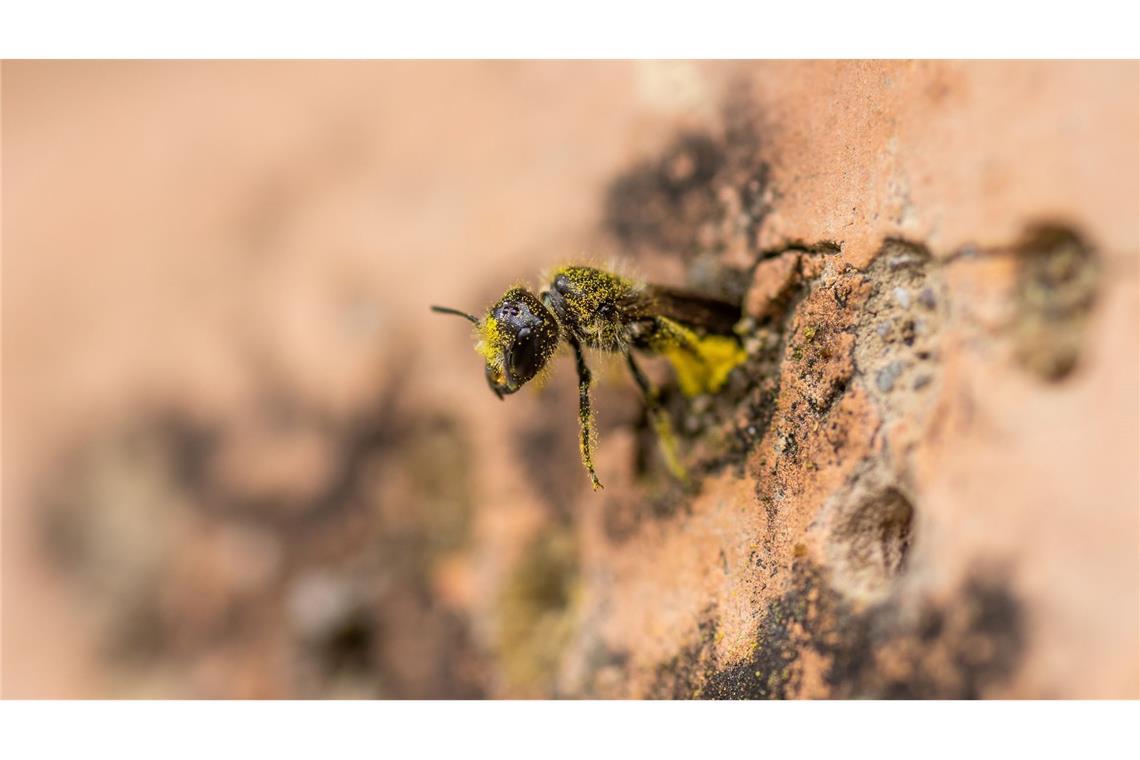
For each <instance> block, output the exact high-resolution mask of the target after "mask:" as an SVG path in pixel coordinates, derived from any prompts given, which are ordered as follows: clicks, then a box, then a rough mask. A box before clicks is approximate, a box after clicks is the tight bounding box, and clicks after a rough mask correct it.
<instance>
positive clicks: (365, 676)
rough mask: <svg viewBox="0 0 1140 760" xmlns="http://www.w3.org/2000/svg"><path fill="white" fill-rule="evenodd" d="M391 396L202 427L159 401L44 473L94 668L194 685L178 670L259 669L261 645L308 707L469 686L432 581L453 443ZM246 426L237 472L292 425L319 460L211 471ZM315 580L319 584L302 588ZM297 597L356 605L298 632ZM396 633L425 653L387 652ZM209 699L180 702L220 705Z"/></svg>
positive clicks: (431, 418) (294, 407) (461, 538)
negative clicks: (304, 465) (95, 626)
mask: <svg viewBox="0 0 1140 760" xmlns="http://www.w3.org/2000/svg"><path fill="white" fill-rule="evenodd" d="M389 390H390V393H387V394H382V396H381V400H380V401H379V402H378V403H377V404H375V405H373V404H366V405H363V406H362V407H361V408H357V409H354V410H349V412H348V413H346V414H345V415H344V416H343V417H340V416H336V415H333V414H327V413H325V412H323V411H321V410H320V409H319V408H318V407H317V406H315V405H314V404H312V403H311V402H310V401H309V400H308V399H306V398H304V397H301V396H299V395H297V394H293V393H284V392H282V393H281V394H278V398H277V399H276V400H275V401H273V402H272V403H263V404H254V405H251V406H250V407H246V408H243V409H240V410H233V411H231V412H228V413H218V414H216V415H212V416H211V415H208V414H204V413H202V412H192V411H190V410H189V409H186V408H184V407H181V406H178V405H176V404H156V405H154V406H150V407H144V408H142V409H140V410H137V411H136V412H134V413H132V414H131V415H129V416H123V417H118V418H113V419H111V420H109V421H108V422H107V423H106V424H105V425H104V426H102V427H101V428H99V429H98V430H97V431H95V432H94V433H93V434H91V435H89V436H88V437H85V438H83V439H81V440H79V441H77V442H76V445H75V446H74V448H73V449H72V450H70V452H69V453H66V454H64V455H62V456H61V457H60V459H59V461H58V462H57V463H56V465H55V466H54V467H52V468H51V469H49V470H48V471H47V472H45V473H44V479H43V483H44V488H43V492H42V494H41V504H42V508H41V509H40V510H39V511H38V513H37V514H38V515H39V516H40V519H41V520H42V522H41V524H40V528H41V535H42V537H43V539H44V541H45V543H46V546H47V548H48V549H49V551H50V556H52V557H53V558H54V559H55V560H56V563H57V567H58V569H59V571H60V572H61V574H62V575H63V576H64V577H65V578H67V579H69V581H70V582H72V583H73V584H74V586H75V587H76V589H77V590H78V591H79V592H80V593H81V594H82V596H83V599H84V600H85V603H86V604H88V605H89V607H90V609H91V610H92V611H93V613H94V617H95V618H96V620H98V621H99V624H100V628H99V632H100V640H101V642H102V645H103V650H104V653H105V655H106V657H107V658H108V659H109V660H113V661H114V663H115V664H116V665H117V666H119V667H121V668H122V670H123V672H124V673H129V674H133V675H137V676H138V677H139V678H140V679H141V681H142V682H144V683H145V682H147V680H148V679H151V678H155V677H164V676H162V675H161V674H167V675H166V676H165V677H170V678H175V679H176V681H177V682H176V683H175V684H173V685H172V686H170V688H171V689H172V690H173V691H172V692H171V693H183V692H180V691H178V690H179V689H184V688H186V684H187V683H191V682H192V680H191V679H187V678H180V677H178V676H177V673H180V672H182V669H193V668H195V667H197V666H198V665H199V664H200V663H203V662H213V663H218V662H225V663H228V664H229V665H232V666H233V667H235V668H239V667H240V668H249V669H251V670H256V669H257V668H258V667H264V668H271V667H272V663H269V662H266V663H265V664H264V665H263V666H259V665H258V664H257V662H258V660H257V658H253V659H250V658H249V657H248V652H251V651H253V652H265V651H270V650H271V649H275V650H276V651H293V652H296V653H297V655H296V657H297V659H296V664H297V667H296V673H295V675H296V679H297V681H296V683H295V684H294V688H295V689H296V690H298V691H299V692H300V693H304V694H305V695H307V696H314V697H319V696H340V695H356V696H375V695H378V694H383V695H385V696H396V697H399V696H420V697H423V696H435V697H444V696H474V695H477V694H478V693H480V687H479V685H478V683H477V681H476V678H475V676H473V675H471V673H470V672H469V671H472V669H473V668H474V667H475V666H474V663H477V662H478V660H479V658H480V655H479V654H478V652H476V650H475V648H474V645H473V643H472V642H471V640H470V637H469V636H468V634H467V621H466V619H465V617H464V616H463V614H462V611H460V610H455V609H452V608H451V607H449V606H448V605H447V604H446V603H443V602H441V600H440V599H439V598H438V597H437V596H436V592H435V588H434V585H433V584H434V581H433V578H434V574H435V572H436V568H437V565H438V564H439V563H440V562H441V561H442V560H444V559H446V558H448V557H451V556H454V555H455V554H456V553H461V552H462V551H463V550H464V547H465V546H466V542H467V540H468V537H469V535H470V511H471V504H470V489H469V483H468V474H469V471H470V459H471V453H470V449H469V444H468V442H467V440H466V436H465V434H464V431H463V429H462V427H461V426H460V425H459V423H458V422H457V421H456V420H454V419H453V418H451V417H449V416H448V415H446V414H444V413H442V412H438V411H433V410H427V409H416V408H411V407H409V406H408V405H406V404H404V405H401V406H398V405H396V403H395V400H394V398H393V397H392V395H391V392H394V391H391V389H389ZM251 417H252V418H251ZM251 425H252V426H254V427H255V428H256V427H257V426H263V427H264V428H265V429H266V430H267V434H265V435H257V436H253V437H252V438H249V437H248V436H247V437H246V438H245V442H244V443H243V446H242V447H241V448H242V450H243V452H249V450H250V449H251V447H252V448H253V449H254V450H253V451H252V453H251V454H250V455H249V459H248V461H251V462H258V461H272V460H273V459H274V458H275V454H276V452H277V448H276V447H277V446H278V445H279V441H280V438H281V437H285V438H288V437H289V436H290V435H293V434H294V433H295V432H296V431H297V430H298V429H300V430H304V432H305V434H306V435H309V436H311V437H312V438H313V439H315V440H316V441H318V442H319V443H320V449H321V451H322V453H323V456H322V457H321V458H320V459H321V460H323V461H327V462H328V463H329V464H328V466H316V467H312V468H309V470H308V471H307V475H298V473H297V472H286V473H283V474H282V475H281V477H282V478H284V479H285V481H286V483H285V484H283V483H282V482H281V481H277V480H274V479H268V480H267V479H260V480H259V479H247V478H245V477H243V476H244V473H243V472H242V471H241V470H240V469H239V470H237V471H235V470H234V469H233V468H227V467H220V466H218V462H219V461H220V460H221V459H225V458H226V457H227V456H228V451H229V449H230V448H231V447H233V446H234V445H235V443H234V442H235V440H240V439H242V437H243V433H242V432H241V431H242V430H243V429H246V430H247V429H248V428H249V427H250V426H251ZM277 434H280V435H279V436H278V435H277ZM250 440H252V442H253V443H250V442H249V441H250ZM397 442H398V443H399V445H398V446H397V445H395V444H396V443H397ZM239 461H247V460H246V459H244V458H239ZM298 469H299V468H298ZM441 470H444V471H447V472H448V473H449V477H448V478H440V477H438V473H439V472H440V471H441ZM285 485H288V486H290V487H285ZM314 574H318V575H324V576H328V577H331V578H332V579H333V580H332V581H331V582H330V583H327V584H324V586H322V587H321V588H322V589H323V590H322V591H321V593H320V594H317V595H315V596H314V595H313V594H308V595H307V596H305V594H301V591H300V590H301V589H302V588H303V587H305V586H306V585H307V584H308V581H309V580H311V579H312V577H313V576H314ZM361 589H365V590H367V591H362V590H361ZM298 594H301V597H303V598H302V602H303V604H302V605H301V606H302V607H307V608H312V609H326V610H327V608H328V604H329V600H330V599H336V598H343V597H345V596H346V595H347V596H348V597H351V599H353V600H354V601H353V603H352V604H351V605H349V606H346V607H344V610H343V612H344V614H340V613H338V614H336V615H331V616H328V615H326V616H325V617H327V618H328V620H327V624H322V627H321V630H320V631H318V632H316V633H314V632H313V629H312V628H311V627H309V626H307V624H304V623H303V621H304V619H306V613H304V612H301V613H296V607H297V605H296V604H293V603H292V602H289V601H288V600H295V599H296V598H298ZM342 606H343V605H342ZM338 609H339V607H338ZM310 617H311V616H310ZM410 626H415V629H416V631H417V635H418V636H419V637H420V638H421V639H424V640H431V641H436V642H438V643H439V645H440V648H439V650H440V654H439V656H438V657H436V658H433V659H423V660H416V659H415V658H411V659H409V658H402V659H401V658H399V657H396V656H394V654H393V647H397V646H399V644H398V643H394V642H398V640H399V636H400V634H401V632H403V631H407V630H408V628H409V627H410ZM381 632H390V633H393V634H394V636H393V637H392V638H391V639H389V637H388V636H381V635H380V633H381ZM243 653H245V654H243ZM235 658H236V659H235ZM252 677H253V676H251V678H252ZM262 677H263V679H264V680H271V677H270V676H269V675H268V674H267V672H265V673H262ZM236 680H237V679H236V678H235V681H236ZM278 683H279V681H278ZM346 685H347V691H346V690H345V688H346ZM210 688H212V687H210ZM210 688H207V690H206V691H205V692H202V693H194V694H187V696H226V695H227V694H228V693H227V692H216V691H212V690H210Z"/></svg>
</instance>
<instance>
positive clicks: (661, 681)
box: [646, 607, 717, 699]
mask: <svg viewBox="0 0 1140 760" xmlns="http://www.w3.org/2000/svg"><path fill="white" fill-rule="evenodd" d="M716 633H717V624H716V610H715V608H712V607H709V608H707V609H705V610H704V611H703V612H702V613H701V616H700V619H699V621H698V623H697V630H696V632H695V633H694V635H693V637H692V639H691V641H689V643H687V644H685V646H683V647H682V648H681V650H680V651H679V652H677V654H675V655H674V656H673V657H670V658H669V659H668V660H666V661H665V662H662V663H659V664H658V665H657V667H656V668H655V670H654V674H653V683H652V684H651V685H650V687H649V690H648V693H647V694H646V696H647V697H648V698H649V699H696V698H699V697H700V696H701V692H702V689H703V687H704V684H705V682H706V681H707V680H708V677H709V674H710V673H713V672H715V670H716V646H715V645H716Z"/></svg>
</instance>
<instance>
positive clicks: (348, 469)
mask: <svg viewBox="0 0 1140 760" xmlns="http://www.w3.org/2000/svg"><path fill="white" fill-rule="evenodd" d="M0 71H2V80H0V87H2V90H0V92H2V95H3V124H2V127H3V144H2V153H0V161H2V169H3V187H2V191H3V245H4V278H3V320H4V342H3V359H4V363H3V366H4V374H3V408H4V440H3V452H4V454H3V457H4V459H3V472H4V477H3V489H4V490H3V504H4V512H3V621H2V626H3V652H2V655H3V660H2V663H0V666H2V668H3V681H2V685H3V690H4V695H5V696H13V697H17V696H18V697H43V696H161V697H175V696H177V697H217V696H226V697H279V696H302V697H338V696H379V697H480V696H486V697H507V696H568V697H577V696H598V697H694V696H698V697H771V696H775V697H811V698H817V697H860V696H871V697H882V696H915V697H973V696H985V697H1046V698H1048V697H1137V696H1140V475H1138V471H1137V462H1140V407H1138V401H1137V399H1138V395H1140V394H1138V391H1140V383H1138V380H1137V373H1138V367H1140V356H1138V345H1140V335H1138V324H1140V313H1138V266H1137V262H1138V256H1140V170H1138V167H1140V138H1138V135H1140V67H1138V66H1137V65H1136V64H1135V63H1017V62H1011V63H985V62H975V63H958V62H917V63H910V62H891V63H832V62H757V63H748V64H730V63H721V64H696V63H605V64H601V63H599V64H594V63H97V64H92V63H82V62H76V63H5V64H4V65H3V68H2V70H0ZM575 259H588V260H593V261H601V262H608V261H616V262H620V264H621V266H623V267H625V268H627V269H633V270H634V271H637V272H640V273H641V274H642V275H644V276H645V277H646V278H647V279H651V280H654V281H661V282H668V283H671V284H674V285H682V284H687V285H689V286H692V287H697V288H700V289H703V290H705V291H709V292H712V293H715V294H718V295H720V296H721V297H724V298H730V299H736V300H738V301H739V302H741V303H743V304H744V309H745V319H744V321H742V323H741V324H740V325H739V332H740V334H741V337H742V341H743V344H744V346H745V348H746V349H747V350H748V352H749V357H750V358H749V361H748V362H747V364H746V365H745V366H744V367H742V368H741V369H740V370H738V371H737V372H736V373H735V374H734V377H733V378H732V379H731V381H730V383H729V385H728V387H727V388H726V389H725V391H724V392H723V393H722V394H720V395H719V396H718V397H716V398H703V399H696V400H693V401H686V400H684V399H682V398H681V397H680V396H679V394H678V393H676V391H675V388H674V387H673V385H672V382H671V376H670V374H669V370H668V368H667V367H666V366H663V363H661V362H657V361H653V360H647V361H645V362H643V364H644V365H646V367H647V369H648V370H649V372H650V374H651V375H652V376H653V378H654V380H655V381H656V382H658V383H660V384H661V385H662V387H663V389H664V401H665V403H666V404H667V406H668V408H669V410H670V413H671V414H672V415H673V422H674V427H675V428H676V429H677V430H678V432H679V435H680V438H681V448H682V452H683V455H684V458H685V461H686V463H687V465H688V467H689V470H690V472H691V473H692V476H693V485H692V487H691V488H690V489H688V490H686V489H685V488H683V487H681V486H680V485H679V484H678V483H677V482H675V481H674V480H672V479H671V478H670V477H669V475H668V474H667V472H666V471H665V469H664V467H663V466H662V464H661V463H660V461H659V458H658V456H657V453H656V448H655V444H654V440H653V436H652V433H651V432H650V431H649V430H648V428H647V425H646V422H645V419H644V416H643V415H642V413H641V407H640V403H639V399H638V395H637V393H636V390H635V388H634V386H633V384H632V382H631V381H630V380H629V379H628V378H627V377H626V376H625V373H624V368H623V367H622V366H621V363H620V362H618V361H614V360H606V359H605V358H604V357H593V358H592V361H593V363H594V366H595V375H596V376H598V377H599V382H598V384H597V385H596V387H595V389H594V397H595V403H596V408H597V413H598V422H599V426H600V443H599V449H598V453H597V461H598V464H599V468H598V469H599V475H600V477H601V479H602V480H603V482H605V483H606V486H607V487H606V490H605V491H602V492H599V493H593V492H591V491H590V489H589V487H588V481H587V479H586V476H585V474H584V472H583V471H582V468H581V466H580V464H579V462H578V455H577V450H576V438H575V436H576V416H575V405H576V386H575V380H574V376H573V374H574V373H573V362H572V361H570V360H569V359H568V358H567V357H565V356H563V357H559V359H558V360H557V365H556V367H555V372H554V375H553V377H552V379H551V381H550V382H549V383H548V384H547V386H546V387H545V388H543V389H541V390H536V391H534V392H530V390H529V389H528V390H527V391H525V392H521V393H519V394H517V395H515V396H513V397H511V398H510V399H508V400H507V401H506V402H499V401H498V400H497V399H495V398H494V397H493V396H492V395H491V394H490V393H488V391H487V389H486V387H485V384H484V379H483V377H482V367H481V358H480V357H479V356H478V355H477V354H475V353H474V352H473V351H472V350H471V336H470V329H469V327H470V326H469V325H466V324H465V323H463V322H461V321H460V320H456V319H454V318H450V317H446V318H445V317H440V316H436V315H432V314H430V313H429V312H428V310H427V306H428V304H431V303H441V304H447V305H450V306H455V307H460V308H463V309H468V310H482V309H484V308H485V307H486V306H487V305H488V304H490V303H491V302H493V300H494V299H496V298H497V297H498V296H499V295H500V294H501V293H502V292H503V291H504V290H505V289H506V288H507V286H508V285H510V284H513V283H516V282H526V283H528V284H529V285H530V286H532V287H537V286H540V285H542V284H543V283H542V281H541V280H540V279H539V274H540V273H541V272H542V271H548V270H549V269H551V268H552V267H554V266H556V265H557V264H559V263H562V262H565V261H569V260H575Z"/></svg>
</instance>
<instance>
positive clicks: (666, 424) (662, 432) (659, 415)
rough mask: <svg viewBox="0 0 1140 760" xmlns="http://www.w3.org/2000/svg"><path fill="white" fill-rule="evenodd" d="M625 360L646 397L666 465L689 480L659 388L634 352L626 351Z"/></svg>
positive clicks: (674, 474)
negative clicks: (639, 362) (638, 364)
mask: <svg viewBox="0 0 1140 760" xmlns="http://www.w3.org/2000/svg"><path fill="white" fill-rule="evenodd" d="M625 360H626V363H627V364H628V365H629V371H630V374H632V375H633V380H634V382H636V383H637V387H638V388H640V389H641V395H642V396H643V397H644V398H645V406H646V409H647V411H648V412H649V419H650V421H651V422H652V423H653V430H654V432H655V433H656V434H657V442H658V444H659V445H660V447H661V456H662V457H664V459H665V466H666V467H668V468H669V472H670V473H672V474H673V477H675V478H677V479H678V480H680V481H682V482H687V481H688V479H689V473H688V472H687V471H686V470H685V466H684V465H683V464H681V460H680V458H679V457H678V454H677V437H676V436H675V435H674V434H673V425H672V423H671V422H670V421H669V415H668V414H667V413H666V412H665V409H664V408H663V407H662V406H661V401H660V399H659V397H658V395H657V389H656V388H654V387H653V385H652V384H651V383H650V382H649V378H647V377H646V376H645V373H644V372H642V371H641V367H639V366H637V362H636V361H635V360H634V358H633V353H632V352H628V351H627V352H626V354H625Z"/></svg>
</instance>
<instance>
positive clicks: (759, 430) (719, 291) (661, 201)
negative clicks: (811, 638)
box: [604, 87, 787, 515]
mask: <svg viewBox="0 0 1140 760" xmlns="http://www.w3.org/2000/svg"><path fill="white" fill-rule="evenodd" d="M761 122H762V119H761V118H760V114H759V113H758V112H757V110H756V107H755V104H754V102H753V101H751V100H750V99H749V98H748V97H747V93H746V92H745V90H744V89H743V88H741V87H737V88H735V89H731V90H730V92H729V93H728V97H727V98H726V100H725V103H724V107H723V111H722V119H721V122H720V124H718V125H717V127H716V128H714V129H709V130H707V131H703V132H693V131H690V132H685V133H682V134H680V135H678V136H677V137H676V138H675V139H674V140H673V141H672V142H670V143H669V144H668V145H667V146H666V147H665V148H664V149H663V150H662V151H661V153H660V154H658V155H657V156H655V157H652V158H649V159H647V160H644V161H642V162H639V163H638V164H636V165H634V166H632V167H630V168H629V170H627V171H626V172H623V173H622V174H621V175H619V176H618V177H616V178H615V179H614V180H613V181H612V182H611V184H610V186H609V188H608V190H607V193H606V198H605V203H604V226H605V229H606V230H607V231H608V232H609V233H610V234H611V235H612V236H613V237H614V238H615V239H616V240H617V241H618V242H619V243H620V244H621V245H622V246H623V248H624V249H625V250H626V252H627V253H628V254H629V255H631V256H632V257H634V258H637V257H640V256H653V255H657V256H669V257H674V258H680V259H681V260H682V262H683V263H684V264H685V268H686V278H685V279H686V287H687V288H689V289H692V290H696V291H699V292H702V293H704V294H706V295H709V296H712V297H716V298H719V299H721V300H725V301H729V302H731V303H735V304H740V303H742V302H743V301H744V299H745V295H746V293H747V292H748V291H749V288H750V286H751V285H752V282H753V270H754V268H755V266H756V264H757V262H759V261H760V260H761V259H763V258H764V257H765V253H764V252H762V251H761V250H760V248H759V245H758V240H759V233H760V229H761V227H762V225H763V222H764V219H765V218H766V216H767V214H768V213H769V212H770V211H771V208H772V202H773V199H774V192H773V189H772V187H771V184H770V171H769V166H768V162H767V159H766V158H765V156H764V153H763V150H762V148H763V141H762V139H761V132H762V129H761ZM785 295H787V294H785ZM777 311H778V309H777ZM769 316H770V317H771V318H769V319H766V320H765V321H764V323H763V324H759V325H758V324H757V323H756V321H755V320H746V321H744V322H742V323H741V324H740V325H738V329H737V332H738V334H739V335H740V336H741V339H742V341H743V343H744V346H745V349H746V351H747V356H748V358H747V360H746V361H745V362H744V364H742V365H741V366H740V367H738V368H736V369H735V370H734V371H733V372H732V373H731V375H730V376H729V379H728V381H727V383H726V385H725V386H724V387H723V388H721V389H720V390H719V391H718V392H717V393H716V394H715V395H714V396H705V397H701V398H698V399H696V400H690V399H687V398H685V397H683V396H682V395H681V394H679V393H677V392H675V388H673V387H671V386H666V387H665V388H663V389H662V403H663V405H664V406H665V407H666V409H667V410H668V412H669V414H670V415H671V417H672V419H673V427H674V430H675V432H676V433H677V435H678V436H679V437H680V438H681V444H682V455H683V459H684V464H685V466H686V468H688V470H689V473H690V475H691V484H692V488H689V489H685V488H682V487H680V486H679V484H677V483H670V482H669V481H670V477H671V476H670V475H669V474H668V472H667V471H666V468H665V467H664V466H663V463H662V462H661V461H660V459H661V458H660V457H658V456H655V454H656V452H655V449H656V441H655V440H654V438H653V435H652V431H650V430H649V425H648V421H647V420H645V419H642V422H641V425H640V426H639V430H640V431H641V433H640V434H639V437H638V452H637V454H636V455H635V461H634V465H635V471H636V472H637V473H638V475H639V479H640V480H641V482H642V484H643V485H645V486H646V487H647V488H649V490H650V491H653V492H655V494H656V495H655V496H654V497H653V498H651V499H650V501H651V502H652V503H654V504H656V505H658V507H656V508H654V510H653V512H654V514H657V515H668V514H672V511H673V508H674V507H675V505H676V504H678V503H681V502H683V501H684V500H685V499H686V498H687V496H688V495H691V493H692V492H693V491H695V490H699V487H700V483H701V481H702V479H703V477H704V476H706V475H708V474H711V473H715V472H719V471H721V470H723V469H724V468H726V467H733V466H734V467H735V468H736V470H737V472H738V473H739V474H740V475H741V476H743V474H744V467H745V462H746V460H747V457H748V454H749V453H750V452H751V451H752V449H753V448H754V447H755V446H756V444H757V443H758V442H759V441H760V440H761V439H762V438H763V437H764V434H765V430H766V428H767V426H768V423H769V421H770V419H771V416H772V411H773V408H774V399H775V398H776V395H777V393H778V390H779V389H778V373H777V368H778V365H779V361H780V356H781V353H782V350H783V338H782V331H783V327H784V323H783V320H782V319H781V318H780V317H781V316H782V315H778V314H775V313H773V314H771V315H769Z"/></svg>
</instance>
